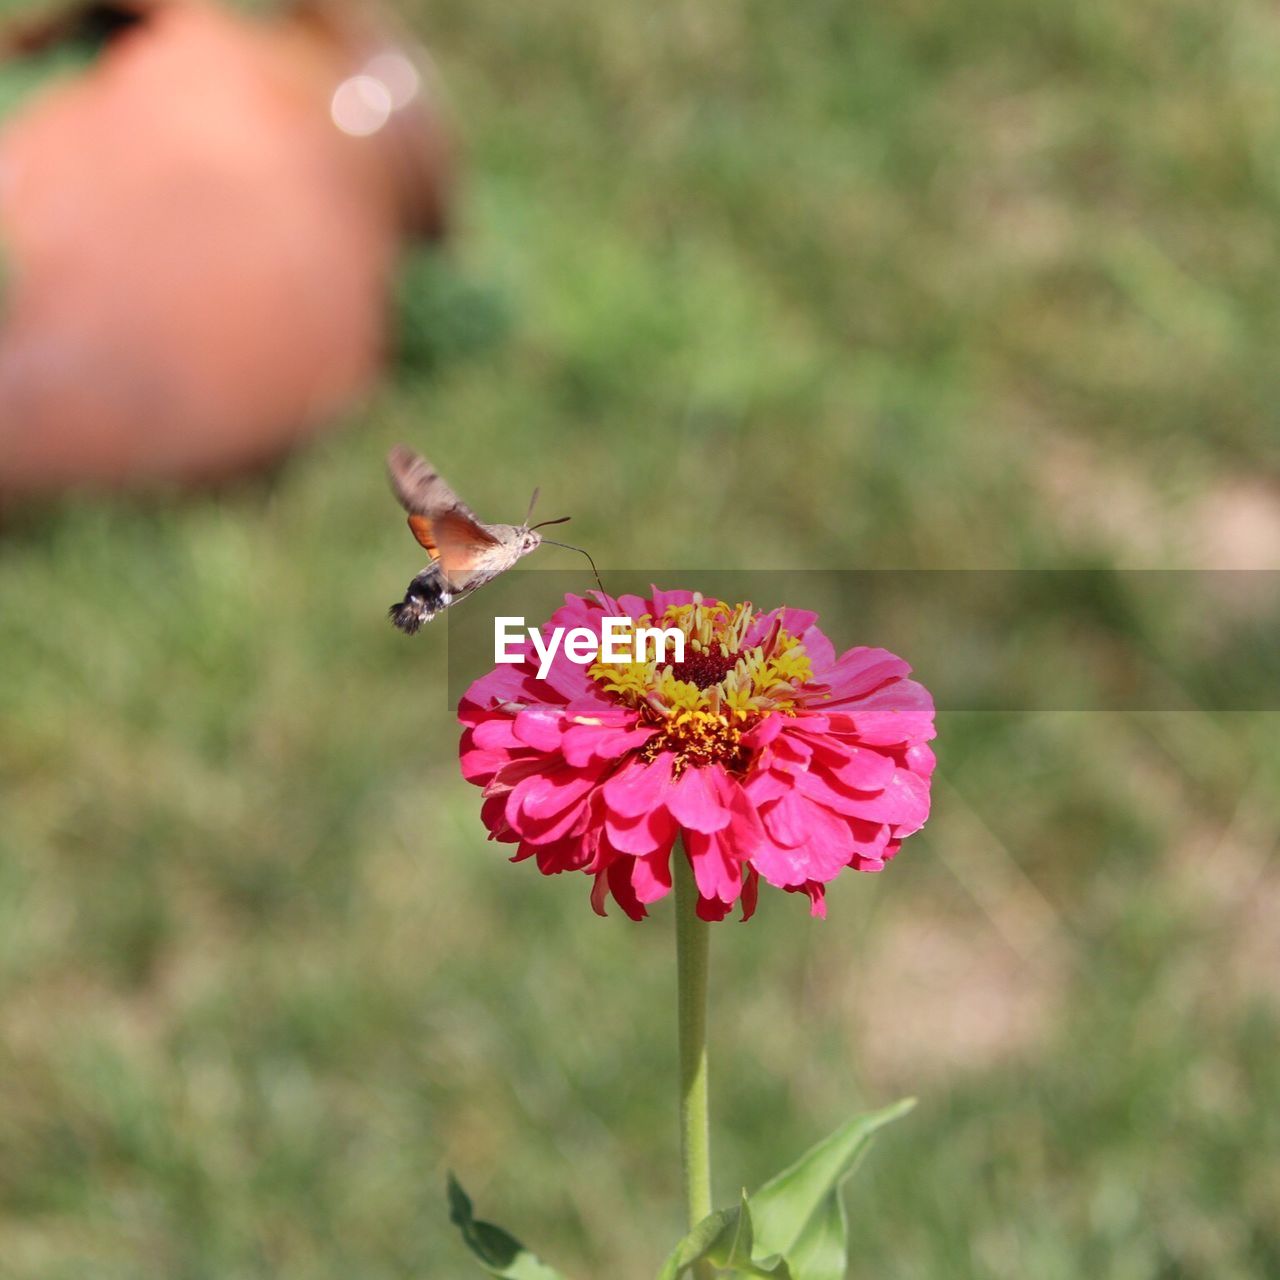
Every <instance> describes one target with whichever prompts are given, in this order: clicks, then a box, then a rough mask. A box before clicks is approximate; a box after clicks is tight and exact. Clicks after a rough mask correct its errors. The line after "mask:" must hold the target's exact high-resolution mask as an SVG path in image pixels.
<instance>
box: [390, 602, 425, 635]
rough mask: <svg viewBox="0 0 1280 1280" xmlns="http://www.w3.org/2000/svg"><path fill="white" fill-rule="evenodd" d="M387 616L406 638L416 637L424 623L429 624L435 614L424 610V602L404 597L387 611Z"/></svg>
mask: <svg viewBox="0 0 1280 1280" xmlns="http://www.w3.org/2000/svg"><path fill="white" fill-rule="evenodd" d="M387 616H388V617H389V618H390V619H391V621H392V622H393V623H395V625H396V626H397V627H398V628H399V629H400V630H401V631H403V632H404V633H405V635H407V636H414V635H417V634H418V632H419V631H420V630H421V629H422V624H423V623H424V622H430V621H431V619H432V618H434V617H435V614H434V613H433V612H432V611H431V610H429V609H427V608H425V602H424V601H422V600H418V599H414V598H412V597H410V596H406V597H405V598H404V599H403V600H401V601H400V602H399V603H398V604H393V605H392V606H391V608H390V609H388V610H387Z"/></svg>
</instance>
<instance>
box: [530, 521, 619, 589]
mask: <svg viewBox="0 0 1280 1280" xmlns="http://www.w3.org/2000/svg"><path fill="white" fill-rule="evenodd" d="M568 518H569V517H568V516H565V519H566V520H567V519H568ZM547 523H548V524H560V523H561V522H560V521H559V520H550V521H548V522H547ZM542 541H543V542H544V543H545V544H546V545H547V546H549V547H563V548H564V549H565V550H566V551H576V552H577V553H578V554H579V555H580V556H586V557H587V563H588V564H589V565H590V566H591V572H592V573H594V574H595V577H596V586H598V587H599V588H600V594H601V595H602V596H607V595H608V594H609V593H608V592H607V591H606V590H605V589H604V583H603V582H601V581H600V570H599V569H597V568H596V562H595V561H594V560H593V559H592V558H591V553H590V552H589V551H587V550H586V549H585V548H583V547H575V546H574V545H573V543H571V542H552V540H551V539H550V538H543V540H542Z"/></svg>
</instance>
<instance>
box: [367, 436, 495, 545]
mask: <svg viewBox="0 0 1280 1280" xmlns="http://www.w3.org/2000/svg"><path fill="white" fill-rule="evenodd" d="M387 475H388V476H390V478H391V488H392V489H393V490H394V491H395V495H396V497H397V498H398V499H399V500H400V505H401V506H402V507H403V508H404V509H405V510H406V511H407V512H408V513H409V514H410V515H411V516H415V515H417V516H426V517H427V519H428V520H435V519H437V518H439V517H440V516H442V515H444V514H445V513H446V512H450V511H457V512H459V513H460V514H461V515H462V516H464V517H465V518H466V519H468V520H470V521H471V523H472V524H474V525H475V526H476V528H478V529H482V528H483V526H482V525H481V524H480V521H479V520H478V519H477V518H476V513H475V512H474V511H472V510H471V508H470V507H469V506H467V504H466V503H465V502H463V501H462V499H461V498H459V497H458V495H457V494H456V493H454V491H453V489H452V488H451V487H450V485H449V482H448V481H447V480H446V479H445V478H444V476H442V475H441V474H440V473H439V472H438V471H437V470H436V469H435V467H433V466H432V465H431V463H429V462H428V461H427V460H426V458H424V457H423V456H422V455H421V454H419V453H414V451H413V450H412V449H410V448H409V447H408V446H406V445H403V444H398V445H396V446H395V448H393V449H392V450H391V452H390V453H389V454H387ZM415 532H416V531H415ZM419 541H421V539H419ZM423 545H424V546H425V545H426V544H425V543H424V544H423Z"/></svg>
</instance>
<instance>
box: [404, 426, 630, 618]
mask: <svg viewBox="0 0 1280 1280" xmlns="http://www.w3.org/2000/svg"><path fill="white" fill-rule="evenodd" d="M387 472H388V474H389V475H390V477H391V487H392V489H393V490H394V491H395V495H396V497H397V498H399V499H400V505H401V506H402V507H403V508H404V509H405V510H406V511H407V512H408V513H409V529H410V530H411V531H412V533H413V536H414V537H415V538H417V540H418V541H419V543H421V544H422V546H423V547H425V548H426V551H427V555H429V556H430V557H431V560H430V563H428V565H427V567H426V568H425V569H423V570H422V572H421V573H419V574H418V575H417V576H416V577H415V578H414V579H413V581H412V582H410V583H409V587H408V590H406V591H405V593H404V599H403V600H401V601H400V602H399V603H398V604H393V605H392V606H391V609H390V611H389V612H390V617H391V621H392V622H393V623H395V625H396V626H397V627H399V628H400V630H401V631H403V632H405V634H406V635H414V634H415V633H416V632H417V631H418V630H419V629H420V628H421V627H422V625H423V623H426V622H430V621H431V619H432V618H434V617H435V616H436V614H438V613H442V612H443V611H444V610H445V609H447V608H448V607H449V606H450V605H451V604H456V603H457V601H459V600H461V599H462V598H463V597H464V596H468V595H470V594H471V593H472V592H473V591H475V590H477V589H478V588H480V587H483V586H484V584H485V583H486V582H492V581H493V579H494V578H496V577H497V576H498V575H499V574H500V573H505V572H506V571H507V570H508V569H510V568H511V566H512V565H513V564H515V563H516V561H517V560H519V559H521V558H522V557H524V556H527V555H528V554H529V553H530V552H531V551H536V550H537V549H538V548H539V547H540V546H541V545H542V544H543V543H544V542H545V543H547V544H548V545H549V546H553V547H564V548H565V549H566V550H569V551H577V552H580V553H581V554H582V555H584V556H586V557H587V560H588V561H590V563H591V569H592V572H593V573H595V575H596V582H597V583H598V584H600V590H601V591H602V592H603V590H604V586H603V584H602V583H600V574H599V572H598V571H597V570H596V566H595V561H594V560H592V559H591V557H590V556H589V555H587V552H585V551H583V549H582V548H581V547H574V546H570V545H569V543H567V542H553V541H552V540H551V539H550V538H544V537H543V536H542V534H540V533H539V532H538V530H539V529H543V528H545V527H546V526H547V525H549V524H563V523H564V522H565V521H566V520H568V519H569V517H568V516H561V517H560V518H559V519H558V520H544V521H542V523H541V524H535V525H531V524H530V523H529V521H530V520H532V519H533V508H534V504H535V503H536V502H537V501H538V490H537V489H535V490H534V491H533V497H532V498H530V499H529V510H528V513H527V514H526V515H525V518H524V523H523V524H520V525H514V524H485V523H483V521H481V520H480V519H478V518H477V516H476V514H475V512H474V511H472V510H471V508H470V507H468V506H467V504H466V503H465V502H463V501H462V499H461V498H459V497H458V495H457V494H456V493H454V491H453V490H452V489H451V488H450V487H449V485H448V483H447V482H446V481H445V479H444V477H443V476H441V474H440V473H439V472H438V471H437V470H436V469H435V468H434V467H433V466H432V465H431V463H429V462H428V461H427V460H426V459H425V458H424V457H422V456H421V455H419V454H417V453H414V451H413V450H412V449H409V448H407V447H406V446H405V445H402V444H398V445H396V447H395V448H394V449H392V450H391V452H390V453H389V454H387Z"/></svg>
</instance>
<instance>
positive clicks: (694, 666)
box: [663, 651, 738, 689]
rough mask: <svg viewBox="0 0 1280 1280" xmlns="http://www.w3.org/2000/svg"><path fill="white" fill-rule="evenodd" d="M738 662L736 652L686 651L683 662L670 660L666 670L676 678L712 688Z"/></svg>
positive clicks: (699, 686) (697, 685)
mask: <svg viewBox="0 0 1280 1280" xmlns="http://www.w3.org/2000/svg"><path fill="white" fill-rule="evenodd" d="M737 663H738V655H737V654H736V653H707V652H705V651H703V652H694V653H688V652H686V656H685V660H684V661H683V662H668V663H666V664H665V666H664V668H663V669H664V670H667V671H670V672H671V674H672V675H673V676H674V677H675V678H676V680H683V681H685V682H686V683H688V684H691V685H694V686H696V687H697V688H699V689H710V688H711V686H712V685H713V684H719V683H720V681H721V680H723V679H724V678H725V676H727V675H728V674H729V672H730V671H732V670H733V668H734V667H735V666H736V665H737Z"/></svg>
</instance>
